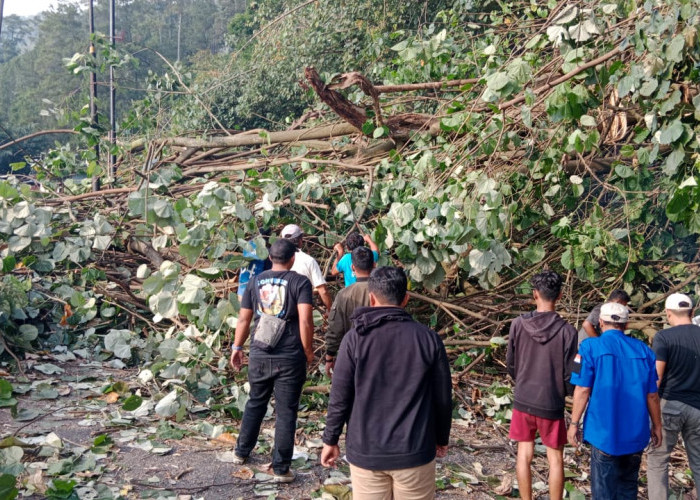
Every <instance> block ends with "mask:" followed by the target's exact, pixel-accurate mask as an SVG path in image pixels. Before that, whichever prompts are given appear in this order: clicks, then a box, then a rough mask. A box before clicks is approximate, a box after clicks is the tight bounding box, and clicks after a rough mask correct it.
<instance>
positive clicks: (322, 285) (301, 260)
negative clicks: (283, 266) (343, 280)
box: [280, 224, 332, 311]
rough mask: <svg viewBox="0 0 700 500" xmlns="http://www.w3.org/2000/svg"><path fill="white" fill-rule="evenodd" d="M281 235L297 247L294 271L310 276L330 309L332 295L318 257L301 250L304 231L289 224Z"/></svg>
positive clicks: (315, 288) (312, 283) (327, 309)
mask: <svg viewBox="0 0 700 500" xmlns="http://www.w3.org/2000/svg"><path fill="white" fill-rule="evenodd" d="M280 236H282V238H284V239H287V240H289V241H291V242H292V243H294V245H295V246H296V247H297V252H296V254H295V256H294V265H293V266H292V271H294V272H295V273H299V274H301V275H302V276H306V277H307V278H309V281H310V282H311V286H312V287H313V288H314V290H316V291H317V292H318V295H319V297H321V302H323V305H324V306H325V308H326V311H330V310H331V304H332V301H331V295H330V294H329V293H328V288H327V287H326V279H325V278H324V277H323V273H322V272H321V267H320V266H319V265H318V262H316V259H314V258H313V257H311V255H309V254H307V253H304V252H302V251H301V244H302V241H303V239H304V231H302V230H301V228H300V227H299V226H297V225H296V224H287V225H286V226H284V228H283V229H282V232H281V233H280Z"/></svg>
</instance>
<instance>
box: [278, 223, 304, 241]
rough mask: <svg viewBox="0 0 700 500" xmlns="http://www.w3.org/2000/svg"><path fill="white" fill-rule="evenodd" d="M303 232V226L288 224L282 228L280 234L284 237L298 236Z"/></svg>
mask: <svg viewBox="0 0 700 500" xmlns="http://www.w3.org/2000/svg"><path fill="white" fill-rule="evenodd" d="M303 234H304V231H302V230H301V228H300V227H299V226H297V225H296V224H287V225H286V226H284V228H283V229H282V232H281V233H280V236H282V238H298V237H299V236H301V235H303Z"/></svg>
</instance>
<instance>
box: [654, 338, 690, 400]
mask: <svg viewBox="0 0 700 500" xmlns="http://www.w3.org/2000/svg"><path fill="white" fill-rule="evenodd" d="M652 349H653V350H654V353H655V354H656V359H657V360H659V361H665V362H666V369H665V370H664V374H663V377H661V385H660V386H659V395H660V396H661V397H662V398H663V399H669V400H672V401H681V402H683V403H685V404H687V405H690V406H692V407H694V408H697V409H700V326H695V325H678V326H674V327H671V328H667V329H666V330H661V331H660V332H658V333H657V334H656V335H655V336H654V342H653V343H652Z"/></svg>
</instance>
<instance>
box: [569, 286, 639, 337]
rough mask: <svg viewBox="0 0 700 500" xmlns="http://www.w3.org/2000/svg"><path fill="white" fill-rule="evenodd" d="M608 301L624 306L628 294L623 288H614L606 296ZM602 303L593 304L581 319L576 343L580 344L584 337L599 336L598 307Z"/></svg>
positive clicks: (627, 302) (628, 300) (628, 297)
mask: <svg viewBox="0 0 700 500" xmlns="http://www.w3.org/2000/svg"><path fill="white" fill-rule="evenodd" d="M608 302H617V303H618V304H622V305H623V306H626V305H627V304H629V302H630V296H629V294H628V293H627V292H625V291H624V290H615V291H613V293H611V294H610V297H608ZM602 306H603V304H598V305H597V306H595V307H594V308H593V309H592V310H591V312H590V314H589V315H588V317H587V318H586V319H585V320H584V321H583V325H582V328H581V329H580V330H579V332H578V343H579V344H581V342H583V340H584V339H587V338H589V337H600V333H601V332H600V326H599V325H598V323H599V321H600V308H601V307H602Z"/></svg>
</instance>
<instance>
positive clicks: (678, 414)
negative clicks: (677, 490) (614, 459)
mask: <svg viewBox="0 0 700 500" xmlns="http://www.w3.org/2000/svg"><path fill="white" fill-rule="evenodd" d="M661 419H662V421H663V441H662V443H661V446H659V447H658V448H653V449H652V450H651V451H649V453H648V455H647V479H648V483H649V500H666V499H667V498H668V493H669V491H668V461H669V458H670V456H671V452H672V451H673V448H674V447H675V446H676V442H677V441H678V434H679V433H680V434H681V435H682V436H683V443H684V444H685V450H686V452H687V453H688V462H690V470H692V471H693V479H694V480H695V492H696V494H697V495H700V410H698V409H697V408H694V407H692V406H690V405H687V404H685V403H682V402H680V401H669V400H666V399H662V400H661Z"/></svg>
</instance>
